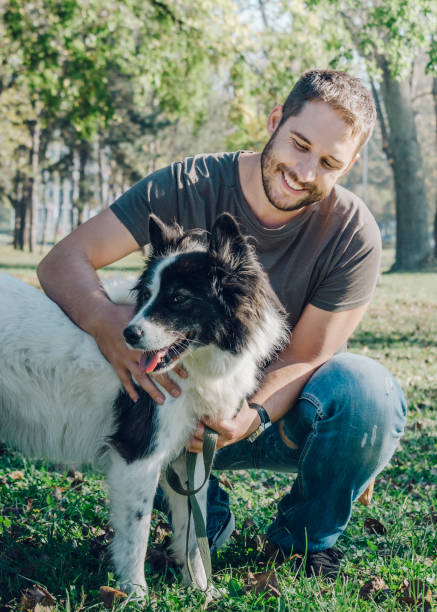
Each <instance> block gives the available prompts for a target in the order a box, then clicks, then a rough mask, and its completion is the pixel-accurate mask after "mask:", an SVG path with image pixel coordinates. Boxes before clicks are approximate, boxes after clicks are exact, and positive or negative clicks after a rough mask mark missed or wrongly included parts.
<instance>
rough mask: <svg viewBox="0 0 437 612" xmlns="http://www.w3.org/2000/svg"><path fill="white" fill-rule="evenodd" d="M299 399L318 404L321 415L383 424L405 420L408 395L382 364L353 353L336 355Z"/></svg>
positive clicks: (310, 382) (364, 422)
mask: <svg viewBox="0 0 437 612" xmlns="http://www.w3.org/2000/svg"><path fill="white" fill-rule="evenodd" d="M300 398H302V399H306V400H308V401H312V402H313V403H314V404H315V405H317V407H318V410H319V413H320V415H321V418H323V419H329V418H332V417H334V416H336V415H338V414H339V413H341V414H342V417H343V418H344V420H345V421H346V422H347V421H349V420H350V419H352V420H354V421H355V424H356V425H358V423H360V422H361V423H362V424H363V426H364V425H365V424H366V423H370V422H371V421H373V420H375V419H376V420H377V422H379V423H380V424H381V425H382V424H383V423H384V422H386V423H387V425H392V424H393V422H398V424H399V425H402V428H403V424H404V421H405V413H406V406H405V398H404V396H403V393H402V390H401V388H400V387H399V384H398V383H397V381H396V380H395V379H394V378H393V376H392V375H391V374H390V372H389V371H388V370H387V369H386V368H385V367H384V366H382V365H381V364H379V363H378V362H376V361H374V360H373V359H369V358H368V357H364V356H361V355H355V354H353V353H341V354H338V355H334V357H332V358H331V359H330V360H329V361H327V362H326V363H325V364H323V365H322V366H321V367H320V368H319V369H318V370H317V371H316V372H315V373H314V375H313V376H312V377H311V378H310V380H309V381H308V383H307V384H306V385H305V387H304V389H303V390H302V393H301V395H300Z"/></svg>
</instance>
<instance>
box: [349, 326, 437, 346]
mask: <svg viewBox="0 0 437 612" xmlns="http://www.w3.org/2000/svg"><path fill="white" fill-rule="evenodd" d="M362 344H365V345H367V346H374V347H377V346H382V347H392V348H394V347H393V345H396V344H411V345H414V346H420V347H429V346H434V345H435V341H434V340H433V339H432V338H429V339H428V338H424V337H420V336H413V335H411V334H401V333H398V332H391V333H386V334H384V333H379V332H378V333H377V334H375V333H373V332H369V331H365V330H363V331H360V330H358V331H356V332H355V334H354V336H353V338H351V339H350V340H348V346H350V347H359V346H360V345H362Z"/></svg>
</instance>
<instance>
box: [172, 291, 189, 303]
mask: <svg viewBox="0 0 437 612" xmlns="http://www.w3.org/2000/svg"><path fill="white" fill-rule="evenodd" d="M187 300H188V296H187V295H182V293H176V294H175V295H174V296H173V298H172V302H173V304H183V303H184V302H186V301H187Z"/></svg>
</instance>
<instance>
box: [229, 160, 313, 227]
mask: <svg viewBox="0 0 437 612" xmlns="http://www.w3.org/2000/svg"><path fill="white" fill-rule="evenodd" d="M238 176H239V179H240V185H241V189H242V191H243V195H244V197H245V199H246V201H247V203H248V205H249V207H250V209H251V210H252V212H253V214H254V215H255V217H256V218H257V219H258V221H259V223H260V224H261V225H262V226H263V227H266V228H268V229H276V228H278V227H282V226H283V225H286V224H287V223H289V222H290V221H291V220H292V219H294V218H295V217H297V216H298V215H300V214H301V213H302V211H303V210H304V209H300V210H278V209H277V208H275V207H274V206H273V205H272V204H271V203H270V201H269V200H268V198H267V196H266V194H265V191H264V186H263V182H262V173H261V153H249V152H247V153H241V155H240V157H239V160H238Z"/></svg>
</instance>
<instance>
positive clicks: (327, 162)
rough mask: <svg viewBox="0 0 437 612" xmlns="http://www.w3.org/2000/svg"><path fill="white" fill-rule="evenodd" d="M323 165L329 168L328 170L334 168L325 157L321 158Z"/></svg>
mask: <svg viewBox="0 0 437 612" xmlns="http://www.w3.org/2000/svg"><path fill="white" fill-rule="evenodd" d="M323 165H324V166H325V168H329V169H330V170H335V168H334V166H332V165H331V164H330V163H329V161H328V160H327V159H324V160H323Z"/></svg>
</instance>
